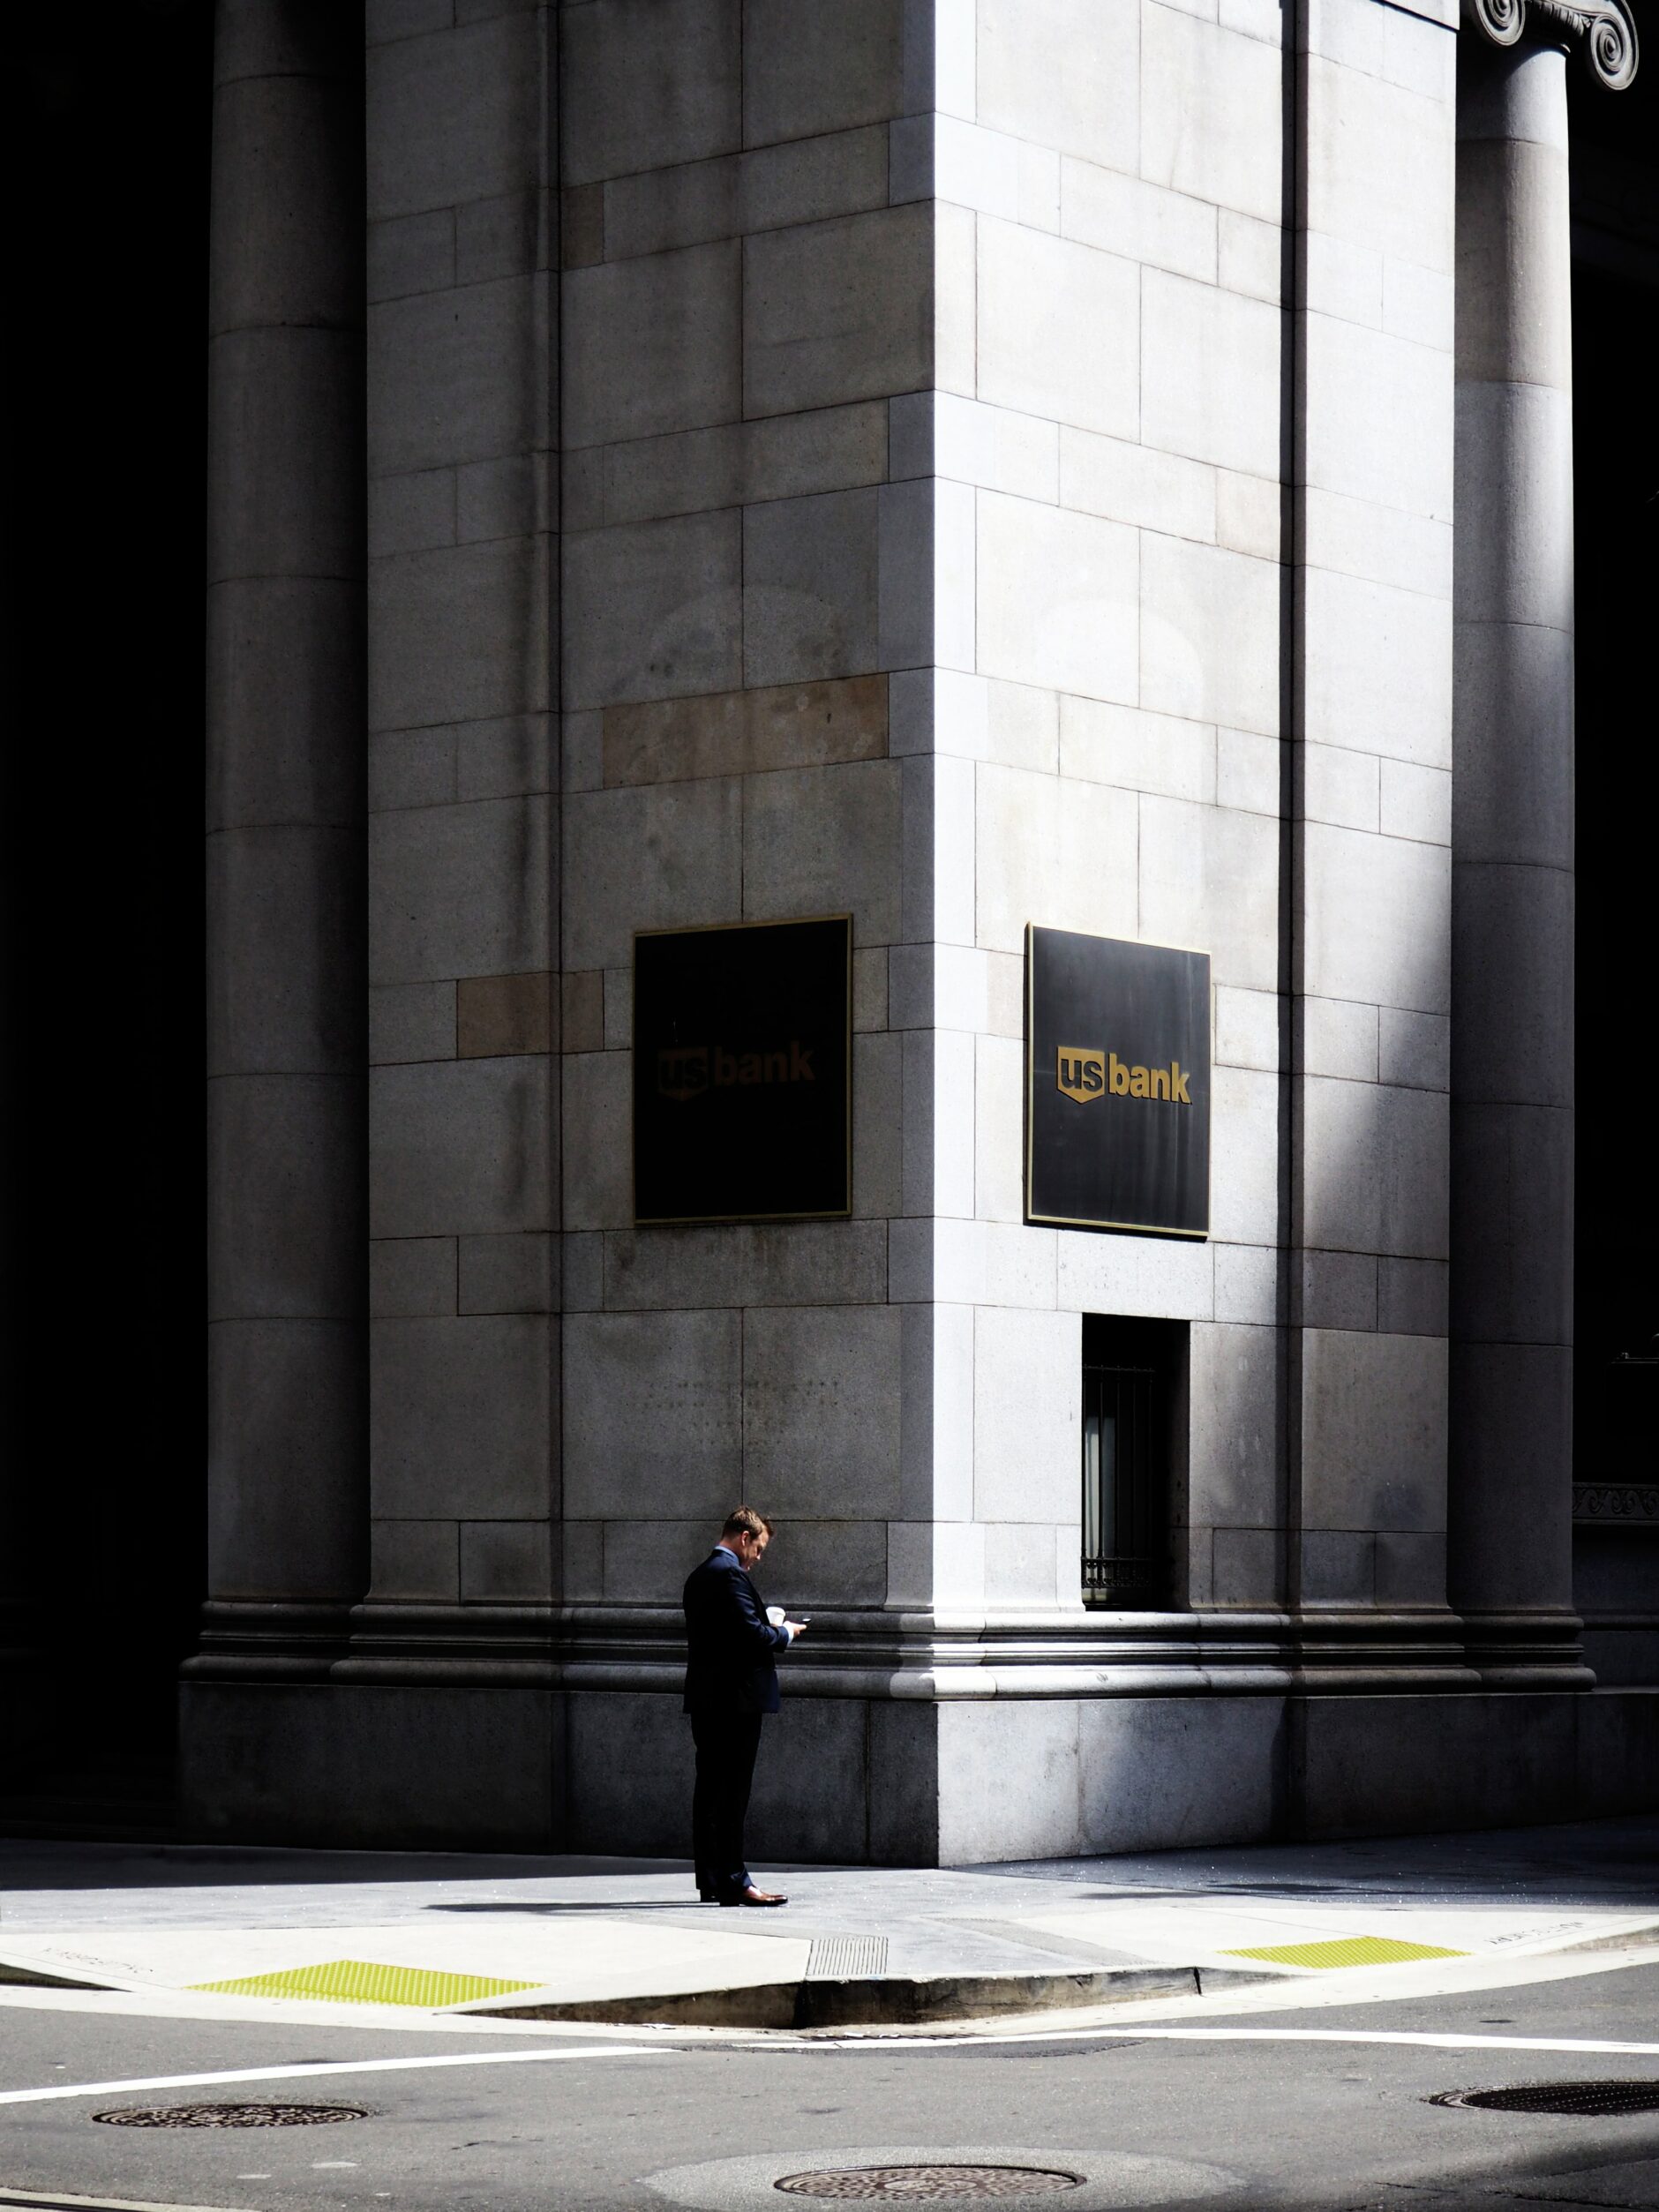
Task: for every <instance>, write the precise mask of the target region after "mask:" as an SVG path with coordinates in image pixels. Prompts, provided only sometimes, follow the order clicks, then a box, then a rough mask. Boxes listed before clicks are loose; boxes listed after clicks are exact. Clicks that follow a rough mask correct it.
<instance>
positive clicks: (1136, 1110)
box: [1025, 923, 1210, 1237]
mask: <svg viewBox="0 0 1659 2212" xmlns="http://www.w3.org/2000/svg"><path fill="white" fill-rule="evenodd" d="M1025 1218H1026V1219H1027V1220H1028V1221H1033V1222H1047V1223H1051V1224H1055V1225H1057V1226H1062V1227H1066V1228H1078V1229H1138V1230H1141V1231H1144V1232H1146V1233H1152V1234H1155V1235H1160V1236H1185V1237H1204V1236H1207V1235H1208V1234H1209V1233H1210V956H1209V955H1208V953H1204V952H1185V951H1182V950H1180V949H1177V948H1176V947H1175V946H1171V945H1137V944H1130V943H1128V942H1126V941H1123V940H1122V939H1119V938H1115V937H1085V936H1083V935H1081V934H1078V933H1077V931H1075V930H1070V929H1040V928H1039V927H1038V926H1036V924H1035V923H1032V925H1031V926H1029V927H1028V928H1027V930H1026V932H1025Z"/></svg>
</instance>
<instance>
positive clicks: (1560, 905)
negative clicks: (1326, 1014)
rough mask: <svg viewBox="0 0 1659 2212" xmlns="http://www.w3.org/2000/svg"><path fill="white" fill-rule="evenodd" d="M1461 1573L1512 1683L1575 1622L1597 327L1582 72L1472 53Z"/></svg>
mask: <svg viewBox="0 0 1659 2212" xmlns="http://www.w3.org/2000/svg"><path fill="white" fill-rule="evenodd" d="M1565 67H1566V62H1565V54H1564V53H1563V51H1562V50H1561V49H1560V47H1559V46H1557V45H1551V44H1547V43H1537V44H1534V43H1520V44H1514V45H1511V46H1502V47H1500V46H1494V45H1490V44H1487V43H1483V42H1482V41H1480V40H1478V39H1472V38H1469V37H1468V36H1466V38H1465V40H1464V42H1463V49H1462V52H1461V54H1460V69H1461V83H1460V92H1459V103H1458V206H1457V225H1458V253H1457V303H1458V304H1457V379H1458V383H1457V443H1456V499H1457V540H1456V559H1455V574H1454V585H1453V603H1454V609H1455V641H1456V642H1455V683H1456V704H1455V716H1454V720H1455V731H1454V741H1453V776H1454V783H1453V789H1454V799H1453V996H1452V1006H1453V1023H1452V1040H1453V1041H1452V1091H1453V1108H1452V1163H1453V1165H1452V1333H1453V1353H1452V1396H1451V1424H1452V1429H1451V1433H1452V1463H1453V1480H1452V1499H1451V1534H1452V1560H1451V1566H1452V1583H1451V1594H1452V1598H1453V1603H1454V1604H1455V1605H1456V1606H1457V1607H1458V1608H1460V1611H1461V1612H1462V1613H1463V1614H1464V1616H1465V1617H1466V1620H1467V1622H1468V1641H1469V1655H1470V1659H1471V1661H1472V1662H1473V1663H1474V1664H1475V1665H1476V1666H1477V1667H1479V1668H1481V1670H1482V1673H1483V1676H1484V1677H1485V1679H1486V1680H1487V1681H1489V1682H1498V1683H1515V1684H1517V1685H1520V1684H1521V1683H1532V1684H1537V1683H1542V1682H1543V1681H1544V1680H1546V1679H1560V1678H1563V1676H1569V1677H1571V1678H1573V1679H1581V1678H1582V1670H1581V1669H1580V1668H1577V1666H1576V1664H1575V1662H1576V1661H1577V1659H1578V1656H1579V1653H1578V1646H1577V1630H1578V1623H1577V1621H1576V1619H1575V1617H1574V1616H1573V1609H1572V1594H1571V1593H1572V1527H1571V1513H1572V1463H1573V1448H1572V1401H1573V1347H1572V1325H1573V401H1572V381H1573V333H1572V290H1571V282H1570V270H1569V255H1570V248H1569V241H1568V210H1567V101H1566V83H1565Z"/></svg>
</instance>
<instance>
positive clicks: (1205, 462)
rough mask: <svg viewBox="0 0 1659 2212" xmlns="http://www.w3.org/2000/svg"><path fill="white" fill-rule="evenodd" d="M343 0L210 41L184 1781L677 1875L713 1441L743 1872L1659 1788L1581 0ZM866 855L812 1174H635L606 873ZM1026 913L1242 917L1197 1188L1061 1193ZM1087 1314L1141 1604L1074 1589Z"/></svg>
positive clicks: (1219, 1837) (293, 1831) (698, 874)
mask: <svg viewBox="0 0 1659 2212" xmlns="http://www.w3.org/2000/svg"><path fill="white" fill-rule="evenodd" d="M1523 19H1524V20H1523ZM1518 27H1519V38H1518V40H1517V41H1515V42H1510V43H1503V42H1501V41H1505V40H1508V39H1510V37H1511V34H1512V33H1513V32H1514V31H1516V29H1517V28H1518ZM1587 58H1588V59H1589V60H1590V61H1591V64H1592V66H1593V69H1594V70H1595V71H1599V73H1600V76H1601V78H1602V79H1603V80H1604V81H1603V84H1601V85H1600V86H1591V87H1590V90H1591V91H1592V92H1593V93H1594V96H1595V98H1596V99H1598V100H1600V101H1604V102H1610V103H1611V102H1616V101H1618V100H1620V99H1622V98H1624V97H1625V96H1626V95H1625V93H1624V91H1623V90H1622V89H1620V88H1619V87H1620V86H1621V85H1622V83H1623V82H1624V81H1625V79H1628V77H1629V76H1630V74H1631V72H1632V71H1633V65H1634V30H1633V26H1632V23H1631V21H1630V19H1629V17H1628V14H1627V13H1626V11H1625V7H1624V5H1623V0H1582V4H1581V5H1580V8H1579V9H1578V10H1577V11H1576V12H1574V11H1564V10H1561V9H1550V8H1546V7H1545V6H1543V4H1541V0H1532V5H1531V8H1530V11H1529V12H1528V10H1527V9H1526V8H1525V6H1524V5H1523V0H1513V6H1511V7H1509V8H1508V9H1507V10H1505V8H1504V7H1502V6H1500V5H1498V0H1479V4H1474V5H1472V6H1471V8H1470V11H1469V14H1468V20H1467V21H1466V22H1464V23H1463V24H1462V26H1461V27H1460V23H1459V19H1458V11H1457V0H1396V4H1385V0H1299V5H1298V6H1297V7H1295V8H1294V9H1292V8H1288V7H1282V6H1281V5H1280V4H1279V0H1191V4H1188V0H1179V4H1173V0H1108V4H1101V0H814V4H812V5H811V6H803V5H801V4H799V0H567V4H563V5H552V4H544V5H533V4H532V5H522V4H512V0H506V4H504V0H370V4H369V7H368V11H367V31H366V43H365V42H364V41H362V40H360V38H359V36H358V25H357V21H356V19H355V18H350V19H349V11H339V10H334V9H329V8H324V7H321V6H310V7H308V6H305V5H302V4H300V0H221V5H220V9H219V19H218V26H217V34H216V49H215V85H214V156H213V180H214V181H213V229H212V285H211V319H212V335H211V350H210V384H211V424H212V429H211V439H210V485H209V516H210V527H209V589H208V607H209V616H208V634H209V650H208V665H209V750H210V761H211V770H210V778H209V837H208V851H209V862H208V879H209V907H210V913H209V936H210V964H211V986H210V1021H209V1026H210V1079H209V1094H210V1106H209V1143H208V1188H209V1215H210V1268H209V1275H210V1287H209V1298H210V1315H209V1330H208V1335H209V1343H210V1353H209V1366H210V1383H209V1403H210V1407H211V1443H210V1473H209V1499H208V1557H209V1565H208V1586H207V1592H206V1595H207V1605H206V1615H205V1624H204V1627H203V1631H202V1633H201V1637H200V1639H199V1646H198V1648H197V1649H196V1651H195V1653H193V1655H192V1656H191V1658H190V1659H189V1661H188V1662H187V1663H186V1665H185V1668H184V1687H183V1692H182V1719H181V1729H182V1735H181V1747H182V1791H183V1800H182V1802H183V1804H184V1817H185V1819H186V1821H187V1823H188V1824H189V1826H190V1829H191V1832H192V1833H199V1834H201V1835H206V1836H214V1835H227V1836H229V1835H235V1836H244V1837H262V1838H292V1839H295V1840H306V1841H316V1840H336V1841H376V1842H389V1841H407V1842H438V1841H472V1842H478V1843H496V1844H514V1845H537V1846H548V1845H552V1846H555V1847H564V1848H580V1849H585V1850H595V1849H604V1850H619V1851H647V1852H659V1853H675V1852H679V1851H680V1850H682V1849H683V1848H684V1845H683V1829H684V1822H685V1797H686V1775H687V1760H688V1746H687V1740H686V1732H685V1729H684V1724H683V1722H682V1721H681V1719H680V1716H679V1703H678V1698H677V1695H676V1690H677V1683H678V1646H677V1638H678V1634H679V1616H678V1593H679V1584H680V1581H681V1579H682V1578H683V1576H684V1574H685V1572H686V1571H687V1568H688V1566H689V1565H690V1564H691V1563H694V1560H695V1558H696V1557H697V1556H699V1555H700V1553H701V1551H702V1549H703V1548H705V1547H706V1545H707V1543H708V1541H709V1536H710V1533H711V1530H712V1529H713V1528H714V1527H715V1526H717V1522H718V1519H719V1518H720V1517H721V1515H722V1514H723V1513H724V1511H725V1509H726V1508H727V1507H728V1506H729V1505H731V1504H732V1503H735V1502H736V1501H737V1500H738V1499H739V1498H743V1499H747V1500H750V1501H752V1502H753V1503H755V1504H757V1505H759V1506H760V1507H762V1510H764V1511H768V1512H769V1513H772V1514H774V1515H775V1516H776V1517H777V1520H778V1522H779V1531H778V1535H777V1541H776V1543H775V1545H774V1548H773V1553H772V1556H771V1558H770V1559H769V1563H768V1570H769V1571H768V1577H767V1580H768V1585H769V1586H768V1590H767V1594H768V1595H769V1596H770V1595H776V1596H780V1597H787V1598H788V1600H789V1601H790V1603H791V1605H792V1608H805V1609H808V1610H810V1611H811V1612H812V1614H813V1616H814V1623H813V1627H812V1630H811V1632H810V1634H809V1636H808V1638H807V1639H805V1640H804V1641H803V1643H802V1644H801V1646H800V1647H799V1650H798V1651H797V1652H795V1653H792V1655H791V1657H790V1660H789V1662H788V1670H787V1681H786V1706H785V1712H784V1716H783V1719H782V1721H780V1722H779V1723H777V1724H775V1725H774V1728H773V1729H772V1734H771V1740H770V1742H769V1746H768V1751H767V1756H766V1758H765V1760H764V1761H763V1762H762V1789H763V1791H764V1793H765V1796H764V1802H763V1803H762V1808H761V1828H762V1833H763V1836H764V1839H765V1845H766V1848H768V1849H769V1850H770V1851H772V1852H775V1853H777V1854H778V1855H780V1856H814V1857H833V1858H837V1859H843V1860H855V1861H856V1860H863V1859H871V1860H878V1861H910V1862H920V1863H932V1862H935V1861H956V1862H961V1861H966V1860H989V1859H997V1858H1015V1857H1024V1856H1043V1855H1055V1854H1068V1853H1076V1852H1085V1851H1097V1850H1105V1849H1113V1848H1129V1847H1137V1846H1153V1845H1161V1844H1176V1843H1194V1842H1206V1841H1230V1840H1243V1839H1256V1838H1263V1837H1267V1836H1271V1835H1275V1834H1284V1833H1298V1832H1304V1833H1322V1834H1333V1833H1361V1832H1366V1831H1370V1832H1377V1831H1379V1830H1386V1829H1388V1828H1391V1827H1395V1828H1398V1827H1405V1826H1449V1825H1459V1824H1463V1823H1471V1822H1473V1823H1491V1822H1500V1821H1506V1820H1515V1819H1523V1818H1525V1819H1530V1818H1550V1817H1552V1816H1558V1815H1562V1814H1565V1812H1567V1811H1569V1810H1575V1809H1576V1810H1585V1811H1594V1810H1603V1811H1611V1810H1616V1809H1620V1808H1622V1807H1624V1806H1625V1805H1627V1804H1630V1803H1645V1802H1650V1801H1651V1793H1652V1790H1653V1787H1654V1784H1655V1779H1656V1777H1659V1769H1656V1768H1655V1758H1656V1757H1659V1746H1656V1744H1655V1736H1654V1724H1653V1720H1652V1715H1653V1713H1654V1709H1655V1705H1654V1697H1653V1688H1654V1685H1655V1683H1656V1682H1659V1676H1655V1675H1654V1673H1653V1671H1652V1669H1651V1668H1647V1671H1646V1672H1644V1665H1645V1655H1646V1654H1647V1653H1648V1646H1649V1645H1650V1644H1651V1643H1652V1641H1653V1638H1652V1636H1651V1634H1650V1632H1649V1630H1648V1627H1647V1626H1646V1625H1644V1623H1648V1620H1649V1616H1652V1618H1653V1619H1654V1620H1655V1621H1659V1602H1656V1598H1659V1592H1656V1591H1655V1578H1654V1575H1653V1573H1652V1571H1651V1570H1650V1568H1649V1566H1648V1559H1649V1557H1650V1556H1651V1555H1649V1554H1648V1553H1647V1552H1645V1551H1642V1550H1641V1549H1640V1539H1635V1538H1633V1539H1629V1540H1628V1541H1627V1542H1626V1541H1625V1540H1615V1542H1614V1549H1613V1551H1612V1552H1611V1553H1606V1554H1605V1555H1603V1554H1598V1555H1597V1556H1598V1558H1599V1559H1600V1560H1601V1567H1600V1569H1599V1571H1600V1572H1601V1573H1602V1576H1603V1581H1602V1584H1601V1585H1599V1586H1598V1587H1600V1588H1602V1590H1603V1613H1604V1614H1605V1616H1606V1618H1607V1621H1608V1623H1609V1625H1608V1626H1607V1627H1606V1628H1605V1629H1604V1630H1603V1631H1600V1635H1599V1641H1598V1640H1596V1639H1595V1638H1592V1646H1591V1652H1590V1658H1591V1659H1592V1660H1593V1661H1595V1665H1594V1666H1592V1665H1591V1664H1589V1663H1588V1662H1587V1658H1586V1641H1585V1635H1584V1632H1583V1628H1582V1622H1581V1616H1580V1609H1579V1606H1578V1601H1575V1595H1574V1586H1573V1497H1574V1488H1573V1478H1574V1467H1573V1435H1572V1402H1573V1400H1572V1392H1573V1358H1572V1350H1571V1344H1572V1333H1573V1331H1572V1307H1573V1083H1572V1071H1573V1005H1572V994H1573V415H1572V399H1571V387H1572V370H1573V359H1572V341H1571V335H1570V331H1571V317H1570V311H1569V283H1570V277H1569V251H1570V239H1569V200H1568V194H1569V147H1568V124H1567V116H1568V105H1567V94H1566V88H1565V87H1566V72H1567V71H1568V69H1569V68H1571V69H1573V71H1580V70H1581V69H1582V67H1583V65H1584V62H1585V60H1586V59H1587ZM1574 97H1575V99H1576V98H1577V97H1578V94H1575V95H1574ZM842 913H845V914H850V915H851V917H852V942H853V952H852V997H853V1017H852V1025H853V1032H854V1034H853V1049H852V1143H853V1170H852V1206H851V1213H850V1216H849V1218H845V1219H837V1220H824V1221H811V1222H807V1221H800V1222H787V1221H785V1222H765V1223H732V1224H717V1225H713V1226H685V1227H642V1226H635V1222H634V1200H633V1187H632V1176H631V1161H630V1139H629V1131H630V1111H631V1108H630V1101H631V1085H632V1082H633V1054H632V1049H631V1046H632V1031H631V996H630V993H631V977H632V961H633V957H634V938H635V934H636V933H638V932H641V931H649V930H661V929H670V928H681V927H692V926H715V925H726V924H733V923H739V922H755V921H777V920H784V919H794V918H799V917H810V916H818V915H824V914H842ZM1033 924H1035V925H1038V926H1046V927H1051V928H1058V929H1063V930H1067V931H1071V932H1077V933H1082V934H1087V935H1091V936H1095V937H1100V938H1105V939H1111V940H1130V941H1144V942H1146V943H1150V944H1156V945H1167V946H1175V947H1197V948H1202V949H1205V950H1207V951H1208V952H1209V954H1210V956H1211V965H1212V981H1213V997H1212V1022H1213V1028H1212V1057H1213V1072H1212V1087H1211V1098H1212V1106H1211V1113H1212V1206H1211V1216H1210V1223H1209V1233H1208V1234H1207V1235H1206V1236H1204V1237H1198V1238H1162V1237H1157V1236H1150V1235H1144V1234H1136V1233H1125V1232H1114V1231H1100V1230H1093V1229H1086V1228H1065V1227H1053V1226H1037V1225H1033V1224H1032V1223H1030V1222H1029V1221H1028V1220H1027V1218H1026V1208H1025V1190H1024V1185H1023V1172H1024V1158H1025V1153H1024V1136H1023V1131H1024V1115H1025V1082H1026V1068H1025V1020H1026V978H1025V963H1026V933H1027V928H1028V926H1030V925H1033ZM365 1008H366V1015H365ZM1095 1317H1116V1318H1117V1319H1118V1320H1121V1321H1130V1322H1143V1321H1152V1322H1156V1323H1160V1324H1163V1329H1162V1334H1161V1336H1160V1343H1162V1344H1163V1345H1164V1346H1166V1347H1167V1376H1166V1382H1167V1416H1168V1421H1169V1437H1168V1465H1167V1481H1168V1496H1167V1530H1166V1532H1165V1533H1164V1535H1163V1537H1162V1539H1161V1540H1160V1541H1162V1542H1163V1543H1164V1544H1165V1545H1166V1546H1167V1551H1168V1555H1169V1561H1170V1566H1169V1577H1168V1580H1167V1586H1166V1587H1165V1589H1164V1590H1163V1593H1162V1594H1161V1596H1160V1601H1158V1602H1157V1603H1156V1604H1153V1605H1145V1604H1143V1605H1139V1606H1131V1607H1123V1608H1113V1607H1111V1606H1109V1605H1107V1606H1102V1605H1100V1604H1099V1603H1085V1592H1084V1587H1083V1583H1082V1579H1081V1577H1080V1571H1079V1555H1080V1550H1081V1548H1082V1543H1083V1537H1082V1528H1081V1519H1082V1512H1083V1504H1082V1481H1081V1476H1080V1465H1081V1451H1082V1423H1081V1413H1080V1407H1081V1404H1082V1398H1081V1376H1082V1369H1083V1361H1084V1358H1085V1340H1087V1339H1088V1332H1089V1331H1090V1330H1092V1329H1094V1328H1096V1327H1097V1326H1100V1325H1103V1324H1102V1323H1098V1322H1097V1320H1096V1318H1095ZM1583 1472H1584V1471H1583V1470H1580V1477H1581V1479H1582V1474H1583ZM1621 1542H1623V1543H1625V1548H1619V1546H1620V1543H1621ZM1607 1593H1611V1594H1610V1595H1608V1594H1607Z"/></svg>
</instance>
